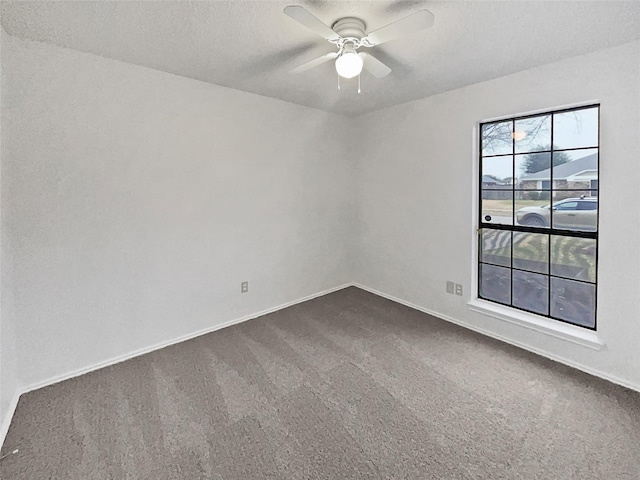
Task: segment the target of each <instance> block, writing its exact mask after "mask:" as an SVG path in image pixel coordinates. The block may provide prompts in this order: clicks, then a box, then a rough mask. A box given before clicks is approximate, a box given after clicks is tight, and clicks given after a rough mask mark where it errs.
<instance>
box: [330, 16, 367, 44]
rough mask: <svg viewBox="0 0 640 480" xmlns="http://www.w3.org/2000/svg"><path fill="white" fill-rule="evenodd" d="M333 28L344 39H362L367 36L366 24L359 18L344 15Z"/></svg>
mask: <svg viewBox="0 0 640 480" xmlns="http://www.w3.org/2000/svg"><path fill="white" fill-rule="evenodd" d="M331 28H332V29H333V31H334V32H336V33H337V34H338V35H340V36H341V37H342V38H344V39H349V38H355V39H358V40H360V39H361V38H363V37H364V36H365V33H364V32H365V29H366V25H365V23H364V22H363V21H362V20H360V19H359V18H356V17H344V18H341V19H339V20H338V21H336V22H335V23H334V24H333V27H331Z"/></svg>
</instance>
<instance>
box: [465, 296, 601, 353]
mask: <svg viewBox="0 0 640 480" xmlns="http://www.w3.org/2000/svg"><path fill="white" fill-rule="evenodd" d="M467 305H468V306H469V310H472V311H474V312H478V313H482V314H483V315H488V316H490V317H493V318H497V319H498V320H502V321H504V322H508V323H513V324H515V325H520V326H521V327H524V328H528V329H529V330H534V331H536V332H540V333H544V334H546V335H550V336H552V337H556V338H560V339H562V340H566V341H568V342H571V343H575V344H577V345H581V346H583V347H587V348H590V349H592V350H602V348H603V347H604V343H603V342H602V340H600V339H599V338H598V334H597V332H594V331H591V330H585V329H583V328H580V327H574V326H573V325H568V324H564V323H561V322H556V321H554V320H549V319H547V318H544V317H539V316H537V315H534V314H529V313H526V312H521V311H518V310H515V309H512V308H509V307H503V306H501V305H496V304H495V303H491V302H486V301H484V300H480V299H473V300H471V301H469V302H468V303H467Z"/></svg>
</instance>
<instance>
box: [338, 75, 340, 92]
mask: <svg viewBox="0 0 640 480" xmlns="http://www.w3.org/2000/svg"><path fill="white" fill-rule="evenodd" d="M338 90H340V75H338Z"/></svg>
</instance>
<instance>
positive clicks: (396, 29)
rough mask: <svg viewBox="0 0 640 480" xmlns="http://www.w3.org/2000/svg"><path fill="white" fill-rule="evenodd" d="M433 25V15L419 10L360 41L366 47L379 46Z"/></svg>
mask: <svg viewBox="0 0 640 480" xmlns="http://www.w3.org/2000/svg"><path fill="white" fill-rule="evenodd" d="M432 25H433V13H431V12H430V11H429V10H419V11H417V12H416V13H413V14H411V15H409V16H408V17H404V18H401V19H400V20H397V21H395V22H393V23H390V24H389V25H387V26H386V27H382V28H379V29H378V30H375V31H374V32H371V33H369V34H368V35H367V36H366V37H364V38H363V39H362V41H363V43H365V45H368V46H371V47H372V46H374V45H380V44H381V43H384V42H388V41H390V40H395V39H396V38H399V37H402V36H404V35H409V34H411V33H413V32H417V31H419V30H424V29H425V28H429V27H431V26H432Z"/></svg>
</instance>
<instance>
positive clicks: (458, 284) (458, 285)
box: [456, 283, 462, 295]
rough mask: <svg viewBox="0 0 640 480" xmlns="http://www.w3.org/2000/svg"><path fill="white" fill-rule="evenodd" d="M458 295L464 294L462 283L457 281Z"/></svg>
mask: <svg viewBox="0 0 640 480" xmlns="http://www.w3.org/2000/svg"><path fill="white" fill-rule="evenodd" d="M456 295H462V284H460V283H456Z"/></svg>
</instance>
